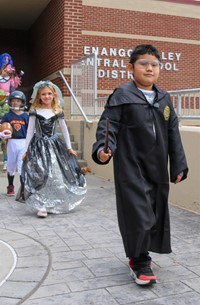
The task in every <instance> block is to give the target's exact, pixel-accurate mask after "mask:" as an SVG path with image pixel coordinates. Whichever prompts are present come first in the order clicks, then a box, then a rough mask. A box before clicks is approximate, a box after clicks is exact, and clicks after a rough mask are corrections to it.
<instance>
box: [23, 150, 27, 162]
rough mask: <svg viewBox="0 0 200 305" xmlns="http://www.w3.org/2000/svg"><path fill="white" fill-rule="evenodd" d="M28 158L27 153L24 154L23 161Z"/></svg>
mask: <svg viewBox="0 0 200 305" xmlns="http://www.w3.org/2000/svg"><path fill="white" fill-rule="evenodd" d="M26 157H27V152H26V153H25V154H23V156H22V160H23V161H25V160H26Z"/></svg>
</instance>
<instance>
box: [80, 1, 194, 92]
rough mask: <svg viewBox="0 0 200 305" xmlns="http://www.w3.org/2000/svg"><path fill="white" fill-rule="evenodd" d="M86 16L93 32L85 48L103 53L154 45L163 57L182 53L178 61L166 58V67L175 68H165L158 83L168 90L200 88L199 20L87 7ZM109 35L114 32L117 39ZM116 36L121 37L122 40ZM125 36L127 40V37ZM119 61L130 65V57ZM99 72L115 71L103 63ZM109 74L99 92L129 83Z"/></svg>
mask: <svg viewBox="0 0 200 305" xmlns="http://www.w3.org/2000/svg"><path fill="white" fill-rule="evenodd" d="M83 15H84V24H83V30H85V31H87V32H89V33H90V32H91V31H93V33H92V32H91V35H90V34H87V35H83V46H94V47H99V52H101V50H102V48H106V50H110V48H116V49H118V50H119V49H120V48H122V49H125V50H129V49H132V48H134V46H136V45H137V44H141V43H150V44H153V45H155V46H156V47H157V48H158V49H159V51H160V52H162V54H163V57H167V56H175V53H181V55H180V58H179V60H178V61H177V60H171V59H170V60H168V59H163V64H164V67H165V64H166V63H167V65H166V67H167V69H169V68H170V64H171V65H172V68H171V69H169V70H166V69H165V68H163V70H162V71H161V75H160V78H159V81H158V84H159V85H160V86H162V87H163V88H165V89H167V90H177V89H187V88H198V87H200V85H199V76H198V74H199V72H198V71H199V68H200V60H199V59H198V57H199V53H200V45H199V44H198V41H199V39H200V32H199V28H200V20H199V19H195V18H186V17H179V16H169V15H162V14H153V13H145V12H135V11H127V10H119V9H109V8H101V7H90V6H85V7H83ZM95 31H96V33H98V34H97V35H96V36H95ZM100 32H101V33H102V35H100ZM105 32H106V33H107V34H108V35H107V36H106V35H104V33H105ZM109 33H114V35H113V37H112V35H109ZM115 34H118V36H119V37H117V35H115ZM134 35H138V36H137V37H141V38H142V39H135V38H132V37H133V36H134ZM123 36H126V37H125V38H123ZM145 36H149V38H150V39H148V37H146V39H145ZM162 40H163V41H162ZM167 40H171V41H169V42H168V41H167ZM180 40H181V41H180ZM192 40H193V42H192ZM190 41H191V43H190ZM168 53H170V55H169V54H168ZM172 54H173V55H172ZM98 57H99V58H101V59H110V63H111V64H112V63H113V58H111V57H110V56H105V55H101V54H99V56H98ZM116 59H117V61H118V62H120V60H121V59H124V62H125V64H127V63H128V57H127V56H126V58H122V57H120V56H117V57H116ZM99 69H102V70H104V71H106V72H105V74H106V75H107V73H109V71H111V70H112V69H113V68H112V67H110V68H109V67H106V68H105V67H104V66H103V65H102V64H101V65H100V66H99ZM173 69H175V70H173ZM116 70H118V71H119V70H120V68H116ZM123 70H126V69H123ZM106 75H105V77H102V78H100V79H99V81H98V84H99V89H103V90H108V89H111V88H114V87H116V86H118V85H119V84H121V83H124V82H126V81H127V79H126V76H125V77H124V78H122V77H118V78H117V79H113V78H112V77H107V76H106Z"/></svg>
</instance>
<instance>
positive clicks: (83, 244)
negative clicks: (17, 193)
mask: <svg viewBox="0 0 200 305" xmlns="http://www.w3.org/2000/svg"><path fill="white" fill-rule="evenodd" d="M86 178H87V183H88V192H87V195H86V198H85V201H84V202H83V203H82V205H81V206H80V207H78V208H77V209H76V210H75V211H73V212H71V213H69V214H62V215H49V216H48V217H47V218H46V219H39V218H37V217H36V216H35V215H34V214H31V213H30V212H29V211H27V210H26V206H25V205H24V204H22V203H19V202H16V201H15V199H14V198H13V197H8V196H6V194H5V191H6V186H7V180H6V174H4V173H0V214H1V220H0V240H1V242H0V285H1V286H0V305H19V304H24V305H91V304H92V305H116V304H123V305H132V304H140V305H157V304H159V305H161V304H162V305H165V304H166V305H172V304H173V305H176V304H177V305H189V304H191V305H193V304H195V305H199V304H200V234H199V232H200V215H197V214H193V213H191V212H188V211H186V210H182V209H179V208H176V207H174V206H170V214H171V228H172V248H173V253H171V254H170V255H158V254H154V253H152V258H153V269H154V272H155V274H156V275H157V276H158V283H157V284H156V285H154V286H152V287H138V286H137V285H136V284H135V283H134V282H133V280H132V279H131V278H130V276H129V269H128V265H127V259H126V257H125V253H124V249H123V245H122V240H121V236H120V233H119V229H118V224H117V216H116V208H115V192H114V185H113V183H111V182H108V181H105V180H103V179H101V178H98V177H95V176H93V175H92V174H90V175H87V176H86ZM17 184H18V185H19V183H18V179H17V177H16V181H15V185H16V189H17Z"/></svg>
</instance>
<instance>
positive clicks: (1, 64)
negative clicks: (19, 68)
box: [0, 53, 13, 69]
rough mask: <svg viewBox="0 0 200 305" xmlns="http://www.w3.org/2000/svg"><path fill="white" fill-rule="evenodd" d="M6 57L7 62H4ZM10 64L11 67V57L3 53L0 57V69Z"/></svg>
mask: <svg viewBox="0 0 200 305" xmlns="http://www.w3.org/2000/svg"><path fill="white" fill-rule="evenodd" d="M6 57H8V61H6ZM5 64H10V65H11V66H12V65H13V61H12V57H11V56H10V54H8V53H3V54H1V55H0V69H1V68H2V67H3V66H4V65H5Z"/></svg>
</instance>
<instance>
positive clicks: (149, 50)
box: [129, 44, 161, 64]
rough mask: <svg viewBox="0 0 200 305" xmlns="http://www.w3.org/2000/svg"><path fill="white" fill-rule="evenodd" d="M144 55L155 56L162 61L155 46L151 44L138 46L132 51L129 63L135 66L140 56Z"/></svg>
mask: <svg viewBox="0 0 200 305" xmlns="http://www.w3.org/2000/svg"><path fill="white" fill-rule="evenodd" d="M144 54H150V55H154V56H155V57H156V58H157V59H158V60H159V61H160V60H161V58H160V54H159V52H158V50H157V49H156V48H155V47H154V46H152V45H151V44H140V45H138V46H136V47H135V49H134V50H133V51H132V53H131V56H130V61H129V62H130V63H131V64H134V63H135V62H136V60H137V59H138V56H140V55H144Z"/></svg>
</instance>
